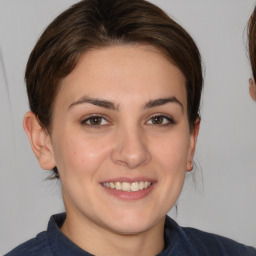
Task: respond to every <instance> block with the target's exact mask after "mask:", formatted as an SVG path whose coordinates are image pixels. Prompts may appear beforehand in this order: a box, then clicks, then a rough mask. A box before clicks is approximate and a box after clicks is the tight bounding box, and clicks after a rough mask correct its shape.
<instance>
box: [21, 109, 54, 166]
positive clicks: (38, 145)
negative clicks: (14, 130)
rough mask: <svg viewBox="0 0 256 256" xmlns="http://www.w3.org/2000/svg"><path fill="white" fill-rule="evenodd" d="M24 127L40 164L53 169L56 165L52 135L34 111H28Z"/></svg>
mask: <svg viewBox="0 0 256 256" xmlns="http://www.w3.org/2000/svg"><path fill="white" fill-rule="evenodd" d="M23 127H24V130H25V132H26V134H27V136H28V139H29V142H30V145H31V148H32V150H33V152H34V154H35V155H36V157H37V159H38V162H39V164H40V166H41V167H42V168H43V169H46V170H50V169H53V168H54V167H55V159H54V154H53V149H52V143H51V138H50V135H49V134H48V132H47V131H46V130H45V129H43V128H42V127H41V125H40V123H39V121H38V119H37V117H36V116H35V114H34V113H33V112H31V111H30V112H28V113H26V115H25V117H24V120H23Z"/></svg>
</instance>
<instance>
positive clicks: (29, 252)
mask: <svg viewBox="0 0 256 256" xmlns="http://www.w3.org/2000/svg"><path fill="white" fill-rule="evenodd" d="M51 255H52V254H51V251H50V248H49V245H48V241H47V235H46V232H42V233H39V234H38V235H37V236H36V237H35V238H33V239H31V240H28V241H27V242H25V243H23V244H21V245H19V246H18V247H16V248H14V249H13V250H12V251H10V252H9V253H7V254H6V255H5V256H51Z"/></svg>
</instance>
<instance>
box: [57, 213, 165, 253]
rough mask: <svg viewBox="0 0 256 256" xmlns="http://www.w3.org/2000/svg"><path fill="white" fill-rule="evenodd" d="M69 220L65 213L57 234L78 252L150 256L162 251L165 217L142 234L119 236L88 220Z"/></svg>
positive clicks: (69, 217)
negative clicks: (73, 244) (65, 238)
mask: <svg viewBox="0 0 256 256" xmlns="http://www.w3.org/2000/svg"><path fill="white" fill-rule="evenodd" d="M71 217H72V216H70V215H69V214H68V213H67V218H66V220H65V222H64V224H63V226H62V227H61V231H62V232H63V233H64V234H65V235H66V236H67V237H68V238H69V239H70V240H71V241H73V242H74V243H75V244H76V245H78V246H79V247H80V248H81V249H83V250H85V251H87V252H89V253H91V254H94V255H99V256H101V255H113V256H115V255H123V256H134V255H140V256H149V255H152V256H153V255H157V254H158V253H160V252H161V251H162V250H163V249H164V221H165V218H163V219H162V220H161V221H160V222H158V223H156V224H155V225H154V226H152V227H151V228H149V229H148V230H145V231H143V232H140V233H136V234H119V233H117V232H114V231H112V230H109V229H106V228H102V227H99V226H98V225H97V224H95V223H91V222H90V221H88V220H87V221H82V222H80V221H79V218H77V217H76V218H74V217H72V218H71ZM71 220H72V221H71ZM74 220H75V221H74Z"/></svg>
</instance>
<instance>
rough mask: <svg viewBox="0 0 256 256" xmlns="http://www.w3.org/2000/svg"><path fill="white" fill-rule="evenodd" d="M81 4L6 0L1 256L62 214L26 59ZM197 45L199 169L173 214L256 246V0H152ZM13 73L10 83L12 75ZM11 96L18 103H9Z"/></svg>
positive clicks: (0, 79) (1, 4) (0, 30)
mask: <svg viewBox="0 0 256 256" xmlns="http://www.w3.org/2000/svg"><path fill="white" fill-rule="evenodd" d="M74 2H76V1H74V0H44V1H39V0H0V47H1V55H2V57H1V59H2V60H3V62H1V64H0V65H1V66H0V117H1V133H0V159H1V161H0V168H1V172H0V207H1V208H0V214H1V218H0V254H3V253H6V252H7V251H8V250H10V249H11V248H13V247H14V246H16V245H17V244H19V243H21V242H23V241H25V240H26V239H29V238H31V237H33V236H34V235H35V234H37V233H38V232H40V231H42V230H44V229H45V228H46V224H47V222H48V219H49V216H50V215H51V214H53V213H57V212H60V211H63V205H62V200H61V193H60V184H59V183H58V182H57V181H51V182H50V181H45V180H44V179H45V178H46V177H47V175H48V172H47V171H43V170H41V169H40V167H39V165H38V164H37V161H36V159H35V157H34V155H33V153H32V151H31V149H30V145H29V143H28V140H27V138H26V135H25V133H24V131H23V128H22V120H23V116H24V113H25V112H26V111H27V110H28V104H27V98H26V91H25V85H24V82H23V75H24V69H25V65H26V61H27V58H28V55H29V53H30V51H31V50H32V47H33V46H34V44H35V42H36V39H37V38H38V36H39V35H40V33H41V32H42V30H43V29H44V28H45V26H46V25H47V24H48V23H49V22H50V21H51V20H52V19H53V18H54V17H55V16H56V15H57V14H59V13H60V12H61V11H62V10H64V9H65V8H66V7H68V6H69V5H71V4H73V3H74ZM152 2H153V3H156V4H157V5H159V6H160V7H162V8H163V9H164V10H166V11H167V12H168V13H169V14H170V15H171V17H173V18H174V19H175V20H176V21H178V22H179V23H180V24H181V25H183V26H184V27H185V28H186V29H187V30H188V31H189V32H190V33H191V35H192V36H193V38H194V39H195V41H196V42H197V44H198V46H199V48H200V50H201V53H202V57H203V62H204V66H205V90H204V95H203V104H202V124H201V130H200V135H199V141H198V145H197V152H196V162H197V165H198V167H199V168H198V169H197V171H196V173H195V175H190V176H188V177H187V180H186V184H185V186H184V191H183V193H182V195H181V197H180V199H179V202H178V209H179V210H178V213H175V211H173V212H171V215H172V216H174V217H175V218H176V219H177V220H178V222H179V223H180V224H181V225H184V226H193V227H196V228H199V229H202V230H207V231H209V232H215V233H218V234H222V235H224V236H228V237H230V238H233V239H235V240H238V241H240V242H242V243H246V244H250V245H254V246H256V220H255V219H256V157H255V156H256V135H255V133H256V104H255V103H253V102H252V101H251V99H250V97H249V93H248V79H249V77H250V75H251V71H250V67H249V61H248V58H247V53H246V30H245V27H246V22H247V20H248V18H249V15H250V13H251V11H252V10H253V6H254V4H255V1H254V0H162V1H161V0H154V1H153V0H152ZM3 70H5V71H6V79H5V76H4V73H3ZM8 98H9V100H8Z"/></svg>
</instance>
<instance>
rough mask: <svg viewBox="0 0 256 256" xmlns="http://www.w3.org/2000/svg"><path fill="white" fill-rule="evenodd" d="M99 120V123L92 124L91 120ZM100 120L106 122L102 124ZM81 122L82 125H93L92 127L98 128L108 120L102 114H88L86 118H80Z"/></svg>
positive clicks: (107, 122)
mask: <svg viewBox="0 0 256 256" xmlns="http://www.w3.org/2000/svg"><path fill="white" fill-rule="evenodd" d="M96 119H98V120H100V123H99V124H92V121H93V120H94V121H95V120H96ZM102 121H105V122H106V124H102ZM88 122H89V123H88ZM81 124H82V125H86V126H89V127H94V128H100V126H106V125H108V124H109V121H108V120H107V119H106V118H104V117H103V116H100V115H92V116H89V117H87V118H86V119H84V120H82V121H81Z"/></svg>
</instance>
